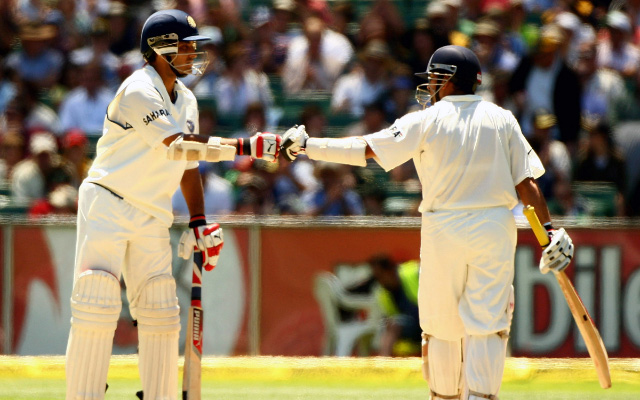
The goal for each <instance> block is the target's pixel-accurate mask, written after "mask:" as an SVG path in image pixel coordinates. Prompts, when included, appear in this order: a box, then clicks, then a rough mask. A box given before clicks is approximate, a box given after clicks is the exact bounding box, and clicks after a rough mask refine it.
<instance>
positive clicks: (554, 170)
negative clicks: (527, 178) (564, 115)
mask: <svg viewBox="0 0 640 400" xmlns="http://www.w3.org/2000/svg"><path fill="white" fill-rule="evenodd" d="M532 125H533V134H532V135H531V138H530V139H529V144H531V147H532V148H533V150H534V151H535V152H536V154H538V157H539V158H540V161H542V165H543V166H544V169H545V174H544V175H542V176H541V177H540V178H538V179H537V180H536V182H537V183H538V186H539V187H540V190H541V191H542V194H543V195H544V197H545V199H547V200H551V199H552V198H553V196H554V191H555V187H556V186H557V185H559V184H565V183H570V182H571V158H570V156H569V151H568V150H567V146H565V144H564V143H562V142H561V141H559V140H555V139H553V137H552V136H551V129H552V128H553V127H554V126H555V125H556V116H555V115H553V114H552V113H551V111H549V110H547V109H544V108H541V109H538V110H536V111H535V112H534V113H533V122H532Z"/></svg>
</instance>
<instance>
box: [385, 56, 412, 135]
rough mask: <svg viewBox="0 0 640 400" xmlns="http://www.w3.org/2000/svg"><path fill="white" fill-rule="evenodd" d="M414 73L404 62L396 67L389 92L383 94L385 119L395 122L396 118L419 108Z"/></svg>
mask: <svg viewBox="0 0 640 400" xmlns="http://www.w3.org/2000/svg"><path fill="white" fill-rule="evenodd" d="M412 75H413V74H411V73H410V72H409V68H408V66H406V65H404V64H402V65H399V66H398V67H397V68H395V71H394V72H393V76H392V77H391V85H390V88H389V93H388V95H386V96H383V98H384V100H383V103H384V112H385V119H386V121H387V122H389V123H393V121H395V120H396V119H398V118H400V117H401V116H403V115H405V114H406V113H408V112H409V111H411V110H412V109H413V110H418V109H419V107H418V104H417V103H416V101H415V90H416V88H415V86H413V79H412Z"/></svg>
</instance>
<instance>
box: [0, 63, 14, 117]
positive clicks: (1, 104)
mask: <svg viewBox="0 0 640 400" xmlns="http://www.w3.org/2000/svg"><path fill="white" fill-rule="evenodd" d="M2 61H3V60H2V58H0V115H2V114H3V113H4V112H5V110H6V109H7V105H8V104H9V102H10V101H11V100H13V98H14V97H15V96H16V93H17V91H18V88H17V86H18V85H17V84H16V77H17V74H16V72H15V71H12V70H10V69H9V68H7V67H6V65H4V63H3V62H2Z"/></svg>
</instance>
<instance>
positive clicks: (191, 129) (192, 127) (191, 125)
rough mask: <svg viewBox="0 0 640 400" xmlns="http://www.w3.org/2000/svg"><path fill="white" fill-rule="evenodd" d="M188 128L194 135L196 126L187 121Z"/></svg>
mask: <svg viewBox="0 0 640 400" xmlns="http://www.w3.org/2000/svg"><path fill="white" fill-rule="evenodd" d="M187 128H189V132H191V133H193V131H194V130H195V129H196V125H195V124H194V123H193V121H191V120H190V119H188V120H187Z"/></svg>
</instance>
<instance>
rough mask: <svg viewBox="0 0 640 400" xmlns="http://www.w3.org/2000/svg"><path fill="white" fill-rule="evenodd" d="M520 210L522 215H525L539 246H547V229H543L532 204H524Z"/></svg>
mask: <svg viewBox="0 0 640 400" xmlns="http://www.w3.org/2000/svg"><path fill="white" fill-rule="evenodd" d="M522 212H523V214H524V216H525V217H527V220H528V221H529V225H531V229H532V230H533V233H534V234H535V235H536V239H538V243H540V246H542V247H547V246H548V245H549V235H548V234H547V230H546V229H544V226H542V224H541V223H540V220H539V219H538V215H537V214H536V210H535V209H534V208H533V206H525V207H524V210H523V211H522Z"/></svg>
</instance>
